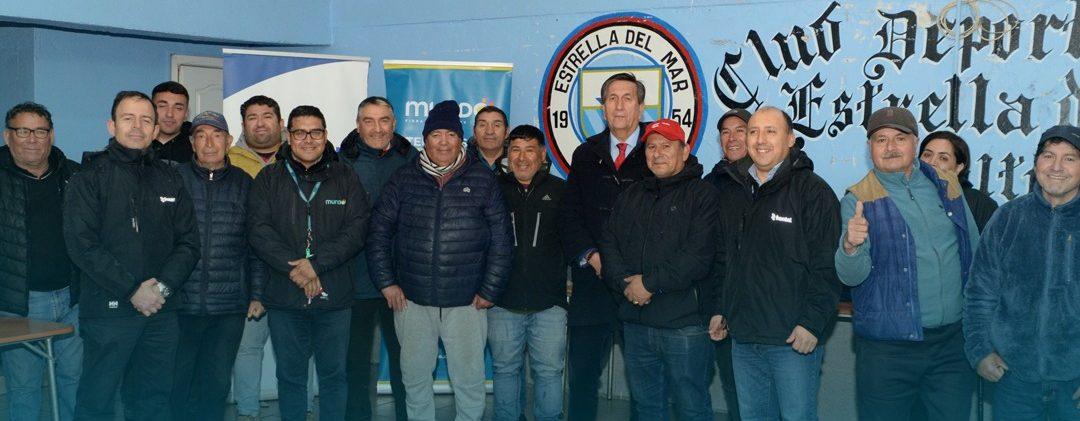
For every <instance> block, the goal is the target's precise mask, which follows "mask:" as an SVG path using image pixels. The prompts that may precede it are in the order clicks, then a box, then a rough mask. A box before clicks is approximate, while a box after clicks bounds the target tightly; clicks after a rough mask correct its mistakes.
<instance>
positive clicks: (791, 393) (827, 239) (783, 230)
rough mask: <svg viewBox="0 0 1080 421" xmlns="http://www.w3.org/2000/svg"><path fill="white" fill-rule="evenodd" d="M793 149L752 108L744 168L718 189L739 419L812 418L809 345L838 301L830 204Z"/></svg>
mask: <svg viewBox="0 0 1080 421" xmlns="http://www.w3.org/2000/svg"><path fill="white" fill-rule="evenodd" d="M794 145H795V135H794V133H793V132H792V128H791V119H790V118H789V117H788V116H787V114H785V113H784V112H783V111H781V110H779V109H777V108H775V107H761V108H760V109H759V110H758V111H757V112H756V113H754V115H753V117H751V118H750V124H749V129H748V131H747V146H748V147H749V154H750V160H746V159H744V160H741V161H738V162H737V163H736V164H735V165H733V166H729V167H728V169H727V172H728V177H726V178H722V179H721V182H720V197H721V200H722V201H723V203H724V209H723V212H722V216H720V218H719V221H721V232H722V233H723V236H724V241H723V243H722V244H723V248H724V254H725V256H726V263H727V269H726V271H725V273H726V276H725V278H724V281H723V284H724V287H723V293H722V301H723V305H721V306H720V310H719V312H720V313H721V314H723V316H724V317H725V318H726V319H727V320H726V323H727V326H728V327H729V328H730V331H731V336H732V341H733V343H732V357H733V366H734V369H735V383H736V385H737V387H736V389H737V391H738V395H739V412H740V414H741V415H742V417H743V418H744V419H778V418H780V417H783V419H792V420H816V419H817V390H818V385H819V383H820V377H819V375H820V370H821V358H822V350H821V347H820V346H818V344H819V340H821V339H822V338H824V336H823V335H824V332H825V331H826V327H827V325H828V323H829V322H830V321H831V320H832V318H833V316H834V315H835V314H836V303H837V301H838V300H839V294H840V283H839V280H838V279H837V277H836V270H835V267H834V265H833V258H832V254H833V252H834V251H835V247H836V246H835V244H836V241H837V238H839V236H840V205H839V202H838V201H837V199H836V194H835V193H833V191H832V189H831V188H830V187H829V185H828V184H826V183H825V181H824V180H822V179H821V177H818V176H817V175H816V174H814V172H813V168H814V166H813V163H812V162H811V161H810V159H809V158H808V157H807V156H806V154H805V153H803V152H802V151H801V150H799V148H798V147H795V146H794ZM720 324H721V325H722V324H723V322H720ZM711 327H712V328H714V329H715V328H717V327H718V326H716V325H714V326H711Z"/></svg>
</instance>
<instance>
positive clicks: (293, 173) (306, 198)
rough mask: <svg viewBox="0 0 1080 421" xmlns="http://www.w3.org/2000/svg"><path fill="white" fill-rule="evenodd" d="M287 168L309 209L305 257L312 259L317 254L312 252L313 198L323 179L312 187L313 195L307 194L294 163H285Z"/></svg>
mask: <svg viewBox="0 0 1080 421" xmlns="http://www.w3.org/2000/svg"><path fill="white" fill-rule="evenodd" d="M285 169H287V170H289V176H290V177H292V179H293V182H294V183H296V191H297V192H298V193H300V199H301V200H303V201H304V205H305V206H306V208H307V209H306V210H307V239H306V244H305V245H304V258H305V259H310V258H312V257H313V256H315V254H314V253H312V252H311V200H312V199H314V198H315V195H316V194H318V193H319V187H320V186H322V181H318V182H316V183H315V187H314V188H312V189H311V195H310V196H308V195H305V194H304V189H302V188H300V179H299V178H297V177H296V171H293V168H292V164H291V163H289V162H286V163H285Z"/></svg>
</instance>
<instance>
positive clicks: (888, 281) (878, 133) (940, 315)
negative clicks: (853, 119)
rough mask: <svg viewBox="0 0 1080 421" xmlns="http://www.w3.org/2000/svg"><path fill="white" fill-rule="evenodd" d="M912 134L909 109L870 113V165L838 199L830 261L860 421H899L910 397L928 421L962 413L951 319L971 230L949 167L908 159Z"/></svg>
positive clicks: (955, 321)
mask: <svg viewBox="0 0 1080 421" xmlns="http://www.w3.org/2000/svg"><path fill="white" fill-rule="evenodd" d="M918 133H919V128H918V123H917V122H916V121H915V117H914V116H913V115H912V114H911V112H910V111H908V110H906V109H903V108H899V107H888V108H883V109H881V110H878V111H875V112H874V114H872V115H871V116H870V120H869V121H868V122H867V125H866V134H867V141H866V143H867V146H868V147H869V148H870V159H871V161H873V164H874V167H873V169H872V170H870V172H869V173H868V174H867V175H866V177H864V178H863V179H862V181H859V182H858V183H856V184H855V185H854V186H851V187H849V188H848V191H847V194H845V195H844V198H843V200H841V201H840V215H841V221H844V223H845V225H844V226H842V227H841V228H842V230H843V233H842V234H841V236H840V244H839V246H838V247H837V249H836V253H835V256H834V258H835V261H836V272H837V275H839V277H840V281H842V282H843V283H845V284H847V285H848V286H851V287H852V289H851V298H852V301H853V303H854V306H855V311H854V317H855V318H854V325H855V335H856V336H855V384H856V391H857V399H858V408H859V419H862V420H907V419H909V418H910V415H911V409H912V406H913V404H914V403H915V401H916V399H921V400H922V402H923V404H925V405H926V411H927V415H928V416H929V419H931V420H963V419H967V418H968V416H969V413H970V411H971V395H972V392H973V391H974V389H975V373H974V372H972V370H971V367H969V366H968V363H967V360H966V358H965V356H964V338H963V332H962V330H961V325H960V316H961V314H962V312H963V305H964V296H963V285H964V283H965V282H967V280H968V267H969V266H970V265H971V260H972V252H973V251H974V250H975V248H976V246H977V243H978V240H979V232H978V229H977V227H976V225H975V220H974V218H972V216H971V212H970V211H969V210H968V207H967V205H966V204H965V202H964V195H963V193H962V190H961V186H960V181H959V180H958V179H957V176H956V173H952V172H946V171H937V170H935V169H934V168H933V167H931V166H930V165H927V164H924V163H922V162H921V161H919V160H918V159H915V150H916V147H917V146H918V142H919V140H918Z"/></svg>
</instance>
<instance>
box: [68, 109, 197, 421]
mask: <svg viewBox="0 0 1080 421" xmlns="http://www.w3.org/2000/svg"><path fill="white" fill-rule="evenodd" d="M108 129H109V134H111V135H113V137H114V138H113V139H110V140H109V146H108V147H107V148H106V149H105V151H103V152H94V153H87V154H86V156H85V157H84V158H83V169H82V171H81V172H79V173H78V174H76V175H75V176H74V177H72V179H71V184H70V185H69V186H68V189H67V191H66V192H65V202H66V203H65V206H66V209H65V210H64V239H65V242H66V244H67V249H68V253H69V254H70V256H71V260H72V261H73V262H74V263H75V264H76V265H77V266H78V267H79V269H81V271H82V275H81V277H80V293H79V303H80V309H79V313H80V314H79V322H80V324H81V326H80V329H81V334H82V337H83V344H84V353H83V376H82V378H81V379H80V381H79V391H78V402H77V403H76V409H75V412H76V414H75V416H76V418H77V419H80V420H103V419H107V420H111V419H113V412H114V410H115V405H114V396H115V391H116V388H117V386H118V385H120V384H121V379H123V392H124V393H123V401H124V405H125V410H124V412H125V415H126V416H127V417H128V419H136V420H160V419H163V418H165V419H167V418H169V416H168V413H169V391H170V390H172V381H173V365H174V363H175V360H176V345H177V339H178V328H177V322H176V312H175V310H176V308H177V307H178V304H179V303H178V302H177V301H178V300H176V299H173V297H172V293H173V291H178V290H179V289H180V288H182V287H183V285H184V282H185V281H186V280H187V278H188V275H189V274H191V270H192V268H193V267H194V266H195V262H196V261H198V259H199V232H198V230H197V229H196V227H195V215H194V213H195V212H194V208H193V207H192V204H191V198H190V197H189V196H188V193H187V190H185V189H184V188H183V183H182V182H181V181H180V175H179V174H177V172H176V170H175V169H174V168H172V167H171V166H170V165H169V164H167V163H165V162H162V161H160V160H157V159H155V158H154V154H153V151H152V150H151V149H150V142H151V141H152V140H153V139H154V135H155V134H156V132H157V126H156V114H155V113H154V106H153V104H152V103H151V102H150V98H149V97H147V96H146V94H143V93H141V92H133V91H123V92H120V93H119V94H117V95H116V99H114V100H113V107H112V117H111V118H110V119H109V121H108Z"/></svg>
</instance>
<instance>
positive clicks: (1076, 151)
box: [0, 73, 1080, 421]
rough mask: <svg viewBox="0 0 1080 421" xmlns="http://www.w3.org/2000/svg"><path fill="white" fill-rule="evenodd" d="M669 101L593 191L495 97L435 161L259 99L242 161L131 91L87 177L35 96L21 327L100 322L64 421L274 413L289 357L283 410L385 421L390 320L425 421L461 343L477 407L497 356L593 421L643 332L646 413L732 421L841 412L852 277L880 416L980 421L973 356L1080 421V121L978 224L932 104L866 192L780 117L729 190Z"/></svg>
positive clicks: (83, 353) (880, 158)
mask: <svg viewBox="0 0 1080 421" xmlns="http://www.w3.org/2000/svg"><path fill="white" fill-rule="evenodd" d="M645 95H646V92H645V87H644V85H643V84H642V83H641V82H640V81H638V80H637V79H636V78H635V77H634V75H632V74H630V73H618V74H615V75H613V76H611V77H610V78H609V79H607V80H606V81H605V83H604V84H603V86H602V88H601V92H600V98H601V102H602V108H603V116H604V120H605V121H606V123H607V127H606V128H605V130H604V131H603V132H601V133H599V134H597V135H595V136H592V137H590V138H589V139H587V140H586V141H585V142H584V143H582V144H581V145H580V146H579V147H578V148H577V150H575V152H574V154H573V159H572V164H571V167H570V170H569V173H568V175H567V179H566V181H565V182H564V181H563V180H561V179H559V178H557V177H554V176H552V175H550V174H549V171H548V167H547V163H546V139H545V138H544V135H543V132H541V131H540V130H539V129H538V128H536V127H534V126H530V125H519V126H517V127H515V128H513V129H512V130H511V129H510V128H509V127H510V126H509V124H508V119H507V116H506V113H505V112H503V111H502V110H500V109H498V108H496V107H486V108H483V109H481V110H480V111H478V112H477V114H476V116H475V121H474V127H473V138H472V139H471V140H470V141H466V139H465V136H464V131H463V127H462V125H461V121H460V119H459V106H458V104H457V103H456V102H454V101H452V100H450V101H444V102H441V103H438V104H436V105H435V106H434V107H433V108H432V109H431V110H430V112H429V114H428V116H427V119H426V121H425V124H424V128H423V139H424V144H423V147H422V148H421V149H419V150H417V149H416V148H415V147H414V146H413V145H412V144H410V143H409V142H408V141H407V140H406V139H405V138H404V137H402V136H401V135H400V134H398V133H397V132H396V131H395V129H396V118H395V115H394V109H393V107H392V105H391V104H390V103H389V102H388V101H387V100H386V99H385V98H381V97H370V98H368V99H365V100H364V101H363V102H361V103H360V104H359V106H358V109H357V117H356V127H357V128H356V130H355V131H351V132H350V133H349V134H348V135H347V136H346V137H345V139H344V140H343V141H342V142H341V147H340V149H339V150H337V151H335V150H334V148H333V147H332V144H331V143H330V142H329V141H328V136H329V135H330V134H329V133H327V130H326V121H325V118H324V116H323V114H322V112H321V111H320V110H319V109H318V108H316V107H312V106H299V107H296V108H294V109H293V110H291V112H290V113H289V115H288V116H287V118H283V116H282V114H281V110H280V108H279V106H278V104H277V103H276V102H275V101H274V100H273V99H271V98H268V97H265V96H261V95H260V96H254V97H252V98H250V99H249V100H248V101H246V102H245V103H244V104H243V105H242V106H241V109H240V113H241V116H242V121H243V131H242V133H243V134H242V136H241V137H240V138H239V139H237V140H236V142H233V139H232V137H231V136H230V135H229V127H228V125H227V123H226V122H225V118H224V117H223V116H222V115H221V114H218V113H215V112H203V113H200V114H199V115H197V116H195V117H194V118H193V119H192V120H191V121H190V122H187V121H186V119H187V102H188V96H187V91H186V90H185V89H184V88H183V86H181V85H179V84H176V83H174V82H166V83H163V84H161V85H159V86H158V87H156V88H155V89H154V90H153V93H152V96H147V95H145V94H142V93H139V92H135V91H124V92H120V93H119V94H117V96H116V98H115V100H114V102H113V107H112V112H111V116H110V119H109V120H108V122H107V129H108V131H109V134H110V135H111V136H112V137H111V138H110V139H109V141H108V144H107V146H106V147H105V149H104V150H103V151H101V152H91V153H87V154H86V156H84V158H83V160H82V164H81V165H80V164H76V163H75V162H73V161H71V160H68V159H67V158H65V157H64V155H63V153H62V152H61V151H60V149H59V148H57V147H56V146H54V145H53V140H54V133H53V125H52V116H51V114H50V113H49V112H48V110H47V109H45V107H43V106H41V105H38V104H33V103H24V104H20V105H18V106H16V107H14V108H12V109H11V110H10V111H9V112H8V113H7V116H6V129H5V131H4V139H5V143H6V145H5V146H3V147H0V168H2V171H0V208H3V209H4V211H5V213H4V218H2V220H0V222H2V223H0V248H2V251H3V255H4V256H5V258H4V259H3V260H0V272H2V273H3V277H4V279H3V281H2V282H0V311H3V312H5V314H9V315H14V316H21V317H30V318H36V319H44V320H51V321H58V322H63V323H68V324H72V325H75V326H77V334H76V335H72V336H70V337H66V338H63V339H61V340H58V341H57V342H56V344H55V348H54V352H55V354H56V355H57V361H58V366H57V374H56V382H57V386H58V388H59V390H60V397H61V408H60V409H61V414H62V417H63V418H64V419H80V420H112V419H114V417H115V414H114V411H115V409H116V402H115V399H116V396H117V391H118V390H119V396H120V398H121V400H122V401H123V404H124V405H123V411H124V416H125V417H126V418H127V419H134V420H149V419H155V420H157V419H163V418H166V417H168V416H171V417H172V418H173V419H176V420H187V419H200V420H201V419H210V420H212V419H221V418H222V417H223V415H224V406H225V399H226V397H227V395H228V393H229V390H230V383H231V384H232V388H233V389H232V390H233V391H234V396H235V398H236V400H237V402H238V404H237V411H238V415H240V416H241V417H250V418H257V417H258V410H259V403H258V394H259V390H258V389H259V384H260V382H261V379H260V377H259V373H260V370H261V355H262V348H263V346H264V345H265V343H266V341H267V338H268V337H269V338H272V340H273V348H274V353H275V358H276V361H277V372H276V375H277V384H278V396H279V406H280V412H281V417H282V419H285V420H303V419H305V418H306V417H309V416H312V414H311V411H312V409H313V408H314V406H313V402H312V398H311V395H312V393H313V387H312V385H311V384H310V383H311V369H310V367H311V365H312V361H313V365H314V372H315V376H316V377H317V378H318V391H319V397H320V398H319V404H318V413H319V414H318V417H319V419H323V420H336V419H350V420H352V419H370V418H371V417H372V401H373V399H374V394H375V393H374V391H375V389H374V383H375V366H374V365H373V362H372V360H373V358H372V353H373V349H374V348H375V346H374V345H375V342H376V340H375V339H376V327H379V328H380V329H379V331H380V332H381V338H382V339H381V341H378V342H381V343H382V344H384V345H385V347H386V349H387V351H388V355H387V357H388V359H389V366H390V379H391V389H392V390H393V395H394V399H395V415H396V418H397V419H399V420H403V419H411V420H433V419H435V409H436V407H435V402H434V396H433V388H432V386H433V378H432V372H433V371H434V369H435V364H436V361H437V360H438V353H439V344H440V342H441V343H442V345H443V346H444V348H445V352H446V361H447V366H448V371H449V376H450V380H451V384H452V386H453V390H454V401H455V406H456V412H457V419H459V420H478V419H480V418H481V417H482V416H483V414H484V409H485V404H484V398H485V385H484V349H485V347H488V348H489V349H490V350H491V354H492V358H493V371H494V405H493V415H494V418H495V419H496V420H508V421H514V420H518V419H521V418H523V417H525V415H526V414H527V413H531V415H532V418H533V419H536V420H556V419H561V418H563V416H564V415H565V418H566V419H569V420H595V419H597V395H598V389H599V385H600V376H601V373H602V371H603V369H604V367H605V366H606V365H607V364H606V363H607V358H608V356H609V355H610V354H611V349H612V346H613V344H614V343H615V342H617V341H621V348H622V352H623V358H624V361H625V365H626V375H627V379H628V382H629V387H630V392H631V400H632V416H633V418H635V419H637V420H659V419H667V418H668V414H669V413H670V412H674V413H675V414H677V417H678V419H681V420H711V419H713V412H712V405H711V401H712V400H711V398H710V396H709V391H708V389H709V382H710V380H711V378H712V373H713V369H714V367H715V369H717V370H718V371H719V373H720V375H721V376H720V377H721V382H722V386H723V388H724V398H725V400H726V402H727V407H728V410H729V417H730V418H731V419H746V420H772V419H780V418H782V419H788V420H813V419H817V413H818V406H817V392H818V388H819V384H820V373H821V366H822V358H823V351H822V348H821V344H822V343H823V342H824V341H825V339H826V338H827V337H828V335H829V331H830V326H831V324H832V322H833V321H834V320H835V316H836V314H837V303H838V302H839V300H840V296H841V294H842V291H843V289H844V285H847V286H848V287H850V295H851V298H852V301H853V324H854V330H855V334H856V338H855V351H856V357H857V360H856V380H855V382H856V391H857V398H858V401H857V404H858V411H859V416H860V419H865V420H894V419H895V420H908V419H911V417H912V413H913V411H915V412H919V413H921V414H922V415H923V416H925V417H927V418H928V419H932V420H961V419H967V418H968V416H969V413H970V409H971V399H970V398H971V394H972V391H973V389H974V386H975V382H976V376H975V373H974V372H973V368H974V369H975V370H974V371H975V372H977V373H978V375H979V376H981V377H983V378H984V379H986V380H987V381H990V382H997V383H998V386H997V387H996V388H995V392H994V394H995V396H994V411H995V416H996V417H998V418H1003V419H1037V418H1038V417H1039V416H1041V415H1040V414H1043V413H1052V414H1054V416H1057V417H1059V418H1061V419H1080V409H1078V408H1080V406H1078V404H1077V401H1078V400H1080V358H1078V357H1080V348H1078V347H1077V346H1075V344H1076V343H1078V340H1080V327H1078V326H1080V324H1078V323H1077V322H1078V321H1080V306H1077V305H1076V303H1077V302H1080V282H1077V281H1076V280H1075V279H1074V278H1075V277H1076V276H1075V272H1074V271H1076V270H1078V269H1076V267H1080V264H1074V263H1080V260H1078V259H1080V251H1077V250H1076V248H1075V247H1074V246H1073V235H1074V234H1080V232H1078V231H1080V220H1078V219H1080V205H1078V204H1077V200H1076V194H1077V191H1078V189H1080V129H1078V128H1076V127H1071V126H1056V127H1054V128H1051V129H1049V130H1047V131H1046V132H1045V133H1044V134H1043V136H1042V138H1041V140H1040V142H1039V145H1038V148H1037V151H1036V160H1035V179H1036V183H1035V184H1034V187H1033V189H1032V192H1031V193H1029V194H1027V195H1025V196H1022V197H1020V198H1017V199H1016V200H1013V201H1012V202H1009V203H1008V204H1006V205H1004V206H1003V207H1002V208H1001V209H1000V210H998V211H997V212H996V213H994V216H993V217H989V216H987V218H989V221H988V222H986V221H982V218H980V220H979V221H978V223H976V219H975V218H974V217H973V211H972V209H971V205H970V204H969V203H968V202H970V201H971V200H972V199H970V196H968V197H967V198H966V197H965V192H964V188H965V184H964V182H966V178H961V177H960V176H959V175H958V172H957V171H960V170H962V169H963V168H964V167H965V166H968V165H970V162H967V161H966V159H967V156H966V155H967V149H966V145H964V146H963V147H962V150H960V149H961V148H959V147H958V146H956V145H960V144H963V140H962V139H960V140H959V142H960V143H956V142H955V139H952V138H949V137H948V136H944V135H939V134H938V133H932V134H931V135H930V136H928V137H927V139H925V140H924V141H923V146H922V147H923V149H927V147H928V145H929V148H930V152H929V153H926V152H924V151H920V152H919V153H918V154H917V153H916V150H917V147H918V144H919V138H918V130H919V128H918V124H917V123H916V121H915V119H914V117H913V116H912V115H911V113H910V112H909V111H907V110H905V109H902V108H897V107H888V108H884V109H881V110H878V111H876V112H874V113H873V115H872V116H871V117H870V119H869V120H868V121H867V124H866V126H867V127H866V128H867V147H868V150H869V156H870V160H871V162H872V164H873V168H872V169H871V170H870V171H869V172H868V173H867V175H866V176H865V177H864V178H863V179H862V180H861V181H859V182H858V183H856V184H855V185H853V186H851V187H849V188H848V189H847V192H846V194H845V195H844V196H843V198H842V199H840V200H838V199H837V196H836V195H835V193H834V192H833V190H832V189H831V188H830V187H829V185H828V184H827V183H826V182H825V181H824V180H823V179H822V178H821V177H820V176H818V175H817V174H816V173H815V172H814V164H813V161H812V160H811V159H810V156H809V155H808V154H807V153H806V152H805V151H804V150H803V145H802V144H801V143H800V142H797V139H796V136H795V133H794V131H793V127H792V122H791V119H790V117H789V116H788V115H787V114H786V113H785V112H784V111H783V110H781V109H779V108H775V107H771V106H762V107H760V108H758V109H757V110H756V111H755V112H753V113H750V112H748V111H746V110H738V109H737V110H731V111H729V112H727V113H725V114H724V115H723V116H721V118H720V119H719V121H718V122H717V129H718V130H719V132H720V139H719V140H720V146H721V150H722V153H723V159H722V160H721V161H720V162H719V163H718V164H716V166H715V167H714V168H713V169H712V171H711V172H710V173H709V174H707V175H705V171H704V169H703V167H702V165H701V164H700V163H699V162H698V160H697V158H696V157H695V156H694V155H693V154H692V153H691V152H692V147H691V145H690V144H689V143H688V139H687V138H686V134H685V132H684V129H683V127H682V126H681V125H680V124H679V123H678V122H676V121H673V120H668V119H660V120H658V121H655V122H651V123H643V122H642V121H641V119H642V116H643V115H644V110H645V106H644V104H645ZM952 136H953V137H955V135H952ZM939 138H944V139H948V140H950V141H952V142H953V143H952V145H953V150H952V152H951V154H952V155H949V153H950V152H949V151H944V150H941V145H942V143H933V142H931V141H934V140H937V139H939ZM956 139H959V138H958V137H956ZM939 150H940V151H939ZM961 152H962V153H961ZM941 154H945V155H941ZM917 155H919V156H921V157H922V158H923V159H924V160H926V162H923V161H920V160H919V159H916V158H917ZM946 155H948V156H946ZM961 155H962V156H963V159H964V160H965V161H964V162H963V163H959V164H958V163H955V162H954V163H953V164H952V166H948V165H946V164H947V161H949V160H948V159H945V158H949V159H953V160H955V158H958V157H960V156H961ZM943 162H945V163H943ZM962 174H966V173H962ZM703 176H704V177H703ZM991 203H992V202H991ZM980 213H981V212H980ZM987 215H989V213H987ZM1032 222H1034V223H1032ZM984 225H985V228H984V229H983V231H982V236H981V239H980V233H979V227H983V226H984ZM567 269H569V274H570V281H571V286H570V289H569V291H568V288H567ZM0 355H2V358H3V367H4V374H5V377H6V383H7V387H8V390H9V392H10V394H11V395H10V396H11V397H10V398H9V402H10V404H9V405H10V417H11V419H13V420H23V419H36V418H37V417H38V414H39V412H40V410H41V408H40V406H41V404H40V401H41V399H40V390H41V389H40V387H41V384H42V363H41V361H39V360H37V359H36V356H34V355H32V354H30V353H29V352H27V351H21V350H9V351H5V352H4V353H3V354H0ZM526 360H527V366H528V367H529V369H530V371H529V373H526V371H525V367H526ZM564 367H565V368H566V371H567V373H566V376H565V379H566V382H567V384H568V386H569V388H568V393H567V394H566V395H567V396H568V399H567V402H566V403H565V405H564V402H563V397H564V387H563V385H564V375H563V369H564ZM527 374H528V375H530V376H531V379H532V390H533V398H532V399H531V402H532V411H531V412H530V411H529V410H528V409H527V406H528V405H526V403H527V402H529V401H530V400H529V399H526V393H525V392H526V385H525V378H526V375H527Z"/></svg>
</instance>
